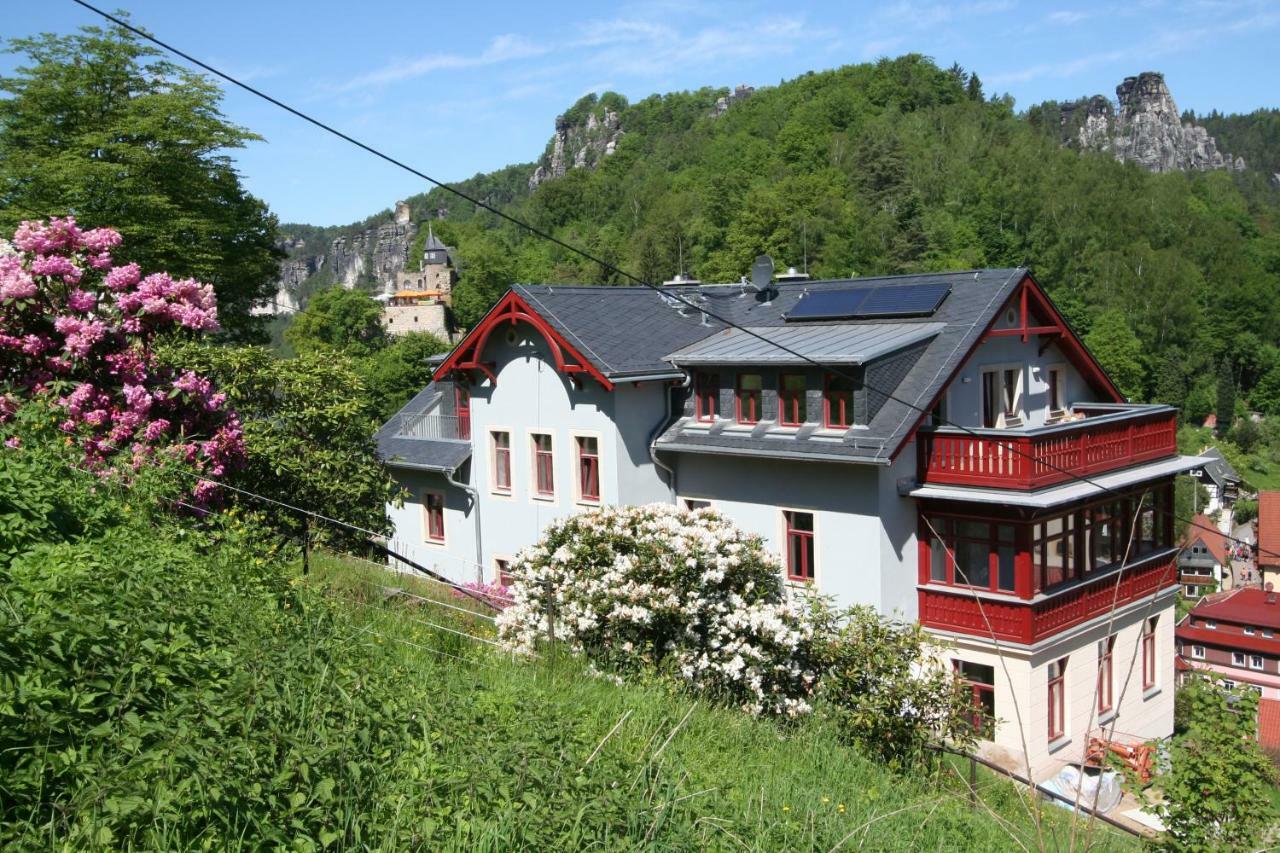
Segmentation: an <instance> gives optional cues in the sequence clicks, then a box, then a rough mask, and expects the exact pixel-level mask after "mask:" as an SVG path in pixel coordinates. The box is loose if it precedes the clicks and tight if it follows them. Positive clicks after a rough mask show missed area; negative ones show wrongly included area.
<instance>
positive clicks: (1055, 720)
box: [1049, 658, 1067, 741]
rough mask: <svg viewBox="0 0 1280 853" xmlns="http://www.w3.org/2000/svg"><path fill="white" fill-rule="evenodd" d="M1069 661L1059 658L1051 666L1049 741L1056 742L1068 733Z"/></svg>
mask: <svg viewBox="0 0 1280 853" xmlns="http://www.w3.org/2000/svg"><path fill="white" fill-rule="evenodd" d="M1066 674H1067V659H1066V658H1059V659H1058V660H1056V661H1054V662H1053V663H1051V664H1049V740H1050V741H1055V740H1057V739H1058V738H1060V737H1062V736H1063V735H1064V734H1065V733H1066V727H1067V693H1066Z"/></svg>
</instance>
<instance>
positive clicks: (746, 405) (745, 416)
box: [734, 373, 764, 424]
mask: <svg viewBox="0 0 1280 853" xmlns="http://www.w3.org/2000/svg"><path fill="white" fill-rule="evenodd" d="M763 391H764V381H763V380H762V379H761V378H760V374H759V373H740V374H738V390H737V394H736V395H735V398H734V399H735V408H736V409H737V412H736V414H737V419H738V423H740V424H754V423H759V421H760V402H761V396H762V394H763Z"/></svg>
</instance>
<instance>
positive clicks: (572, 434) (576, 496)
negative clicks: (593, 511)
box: [552, 430, 605, 507]
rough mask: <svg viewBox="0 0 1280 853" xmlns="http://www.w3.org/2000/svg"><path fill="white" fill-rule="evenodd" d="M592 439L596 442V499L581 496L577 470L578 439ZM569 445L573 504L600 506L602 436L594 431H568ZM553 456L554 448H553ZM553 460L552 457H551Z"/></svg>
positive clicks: (580, 481)
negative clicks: (571, 455) (570, 450)
mask: <svg viewBox="0 0 1280 853" xmlns="http://www.w3.org/2000/svg"><path fill="white" fill-rule="evenodd" d="M580 438H594V439H595V440H596V480H597V481H598V488H599V489H600V496H599V497H598V498H584V497H583V496H582V477H581V473H582V472H581V471H580V470H579V468H578V461H579V459H578V439H580ZM569 439H570V444H571V445H572V446H573V502H574V503H576V504H578V505H579V506H592V507H595V506H601V505H602V504H604V502H605V500H604V482H605V480H604V436H603V435H602V434H600V433H599V432H596V431H595V430H570V431H569ZM552 452H553V454H554V448H553V451H552ZM552 459H553V460H554V455H553V457H552Z"/></svg>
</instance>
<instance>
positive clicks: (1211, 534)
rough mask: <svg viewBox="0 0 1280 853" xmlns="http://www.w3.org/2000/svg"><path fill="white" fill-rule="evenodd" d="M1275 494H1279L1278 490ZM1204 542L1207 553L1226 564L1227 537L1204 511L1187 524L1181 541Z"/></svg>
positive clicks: (1189, 543)
mask: <svg viewBox="0 0 1280 853" xmlns="http://www.w3.org/2000/svg"><path fill="white" fill-rule="evenodd" d="M1276 494H1278V495H1280V492H1277V493H1276ZM1197 539H1198V540H1200V541H1201V542H1203V543H1204V546H1205V547H1206V548H1208V549H1209V553H1210V554H1212V555H1213V558H1214V559H1215V560H1217V561H1218V564H1219V565H1221V566H1228V565H1230V563H1229V562H1228V561H1227V537H1226V536H1224V535H1223V533H1222V531H1221V530H1219V529H1218V525H1217V524H1215V523H1214V521H1213V519H1212V518H1210V517H1209V516H1207V515H1205V514H1204V513H1200V514H1199V515H1197V516H1196V517H1195V518H1193V519H1191V524H1189V525H1188V526H1187V535H1186V536H1184V537H1183V539H1182V543H1183V545H1185V546H1188V547H1190V546H1191V545H1194V544H1196V540H1197Z"/></svg>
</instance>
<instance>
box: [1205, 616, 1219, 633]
mask: <svg viewBox="0 0 1280 853" xmlns="http://www.w3.org/2000/svg"><path fill="white" fill-rule="evenodd" d="M1204 626H1205V627H1206V628H1208V629H1209V630H1210V631H1216V630H1218V623H1217V622H1215V621H1213V620H1212V619H1206V620H1204Z"/></svg>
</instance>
